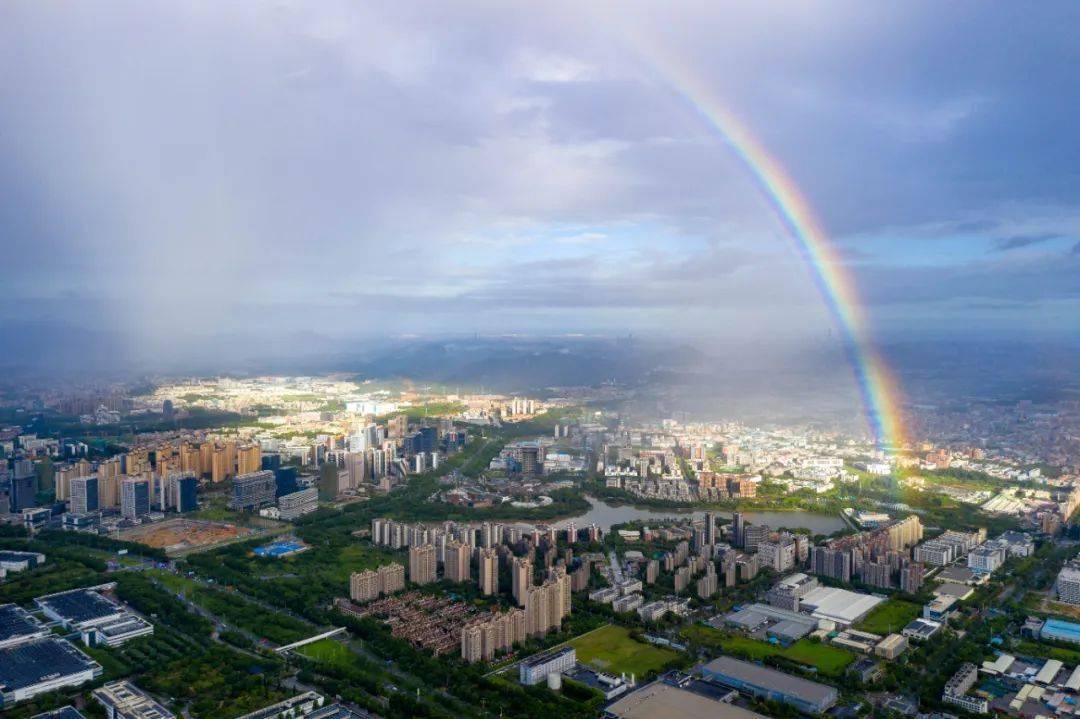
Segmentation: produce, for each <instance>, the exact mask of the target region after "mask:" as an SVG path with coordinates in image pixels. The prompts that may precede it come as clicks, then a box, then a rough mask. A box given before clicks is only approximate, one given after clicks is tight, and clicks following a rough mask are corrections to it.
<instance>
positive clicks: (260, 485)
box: [229, 469, 277, 510]
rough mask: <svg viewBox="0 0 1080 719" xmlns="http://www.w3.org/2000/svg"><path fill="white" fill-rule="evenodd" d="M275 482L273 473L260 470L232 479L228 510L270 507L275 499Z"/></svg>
mask: <svg viewBox="0 0 1080 719" xmlns="http://www.w3.org/2000/svg"><path fill="white" fill-rule="evenodd" d="M276 490H277V482H276V481H275V479H274V473H273V472H271V471H270V470H268V469H262V470H259V471H258V472H252V473H251V474H241V475H238V476H237V477H236V478H235V479H233V487H232V497H231V498H230V499H229V509H250V510H258V509H262V508H263V507H272V506H273V505H274V499H275V497H276Z"/></svg>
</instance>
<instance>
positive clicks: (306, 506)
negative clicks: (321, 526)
mask: <svg viewBox="0 0 1080 719" xmlns="http://www.w3.org/2000/svg"><path fill="white" fill-rule="evenodd" d="M277 503H278V510H279V511H280V513H281V518H282V519H285V520H289V521H291V520H293V519H296V518H298V517H302V516H304V515H305V514H311V513H312V512H314V511H316V510H318V509H319V492H318V490H317V489H315V488H314V487H307V488H305V489H301V490H299V491H297V492H293V493H292V494H283V495H282V496H280V497H278V500H277Z"/></svg>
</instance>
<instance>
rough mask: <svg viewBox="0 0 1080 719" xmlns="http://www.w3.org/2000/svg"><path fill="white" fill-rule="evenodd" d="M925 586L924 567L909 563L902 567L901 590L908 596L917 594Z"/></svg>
mask: <svg viewBox="0 0 1080 719" xmlns="http://www.w3.org/2000/svg"><path fill="white" fill-rule="evenodd" d="M922 584H923V565H921V564H919V563H918V562H911V561H908V562H907V563H906V565H905V566H902V567H900V589H901V590H902V591H904V592H907V593H908V594H915V593H917V592H918V591H919V590H920V589H921V588H922Z"/></svg>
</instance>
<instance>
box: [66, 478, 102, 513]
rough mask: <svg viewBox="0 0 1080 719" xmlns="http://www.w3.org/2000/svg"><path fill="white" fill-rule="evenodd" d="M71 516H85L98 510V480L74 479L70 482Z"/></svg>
mask: <svg viewBox="0 0 1080 719" xmlns="http://www.w3.org/2000/svg"><path fill="white" fill-rule="evenodd" d="M69 484H70V491H71V502H70V504H69V507H70V509H69V511H70V512H71V513H72V514H87V513H89V512H96V511H97V510H98V506H99V505H98V478H97V477H75V478H74V479H72V480H71V481H70V483H69Z"/></svg>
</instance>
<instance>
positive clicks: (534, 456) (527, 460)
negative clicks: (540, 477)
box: [521, 447, 544, 475]
mask: <svg viewBox="0 0 1080 719" xmlns="http://www.w3.org/2000/svg"><path fill="white" fill-rule="evenodd" d="M543 466H544V465H543V464H542V461H541V459H540V448H539V447H522V448H521V473H522V474H528V475H536V474H540V470H541V469H542V468H543Z"/></svg>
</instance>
